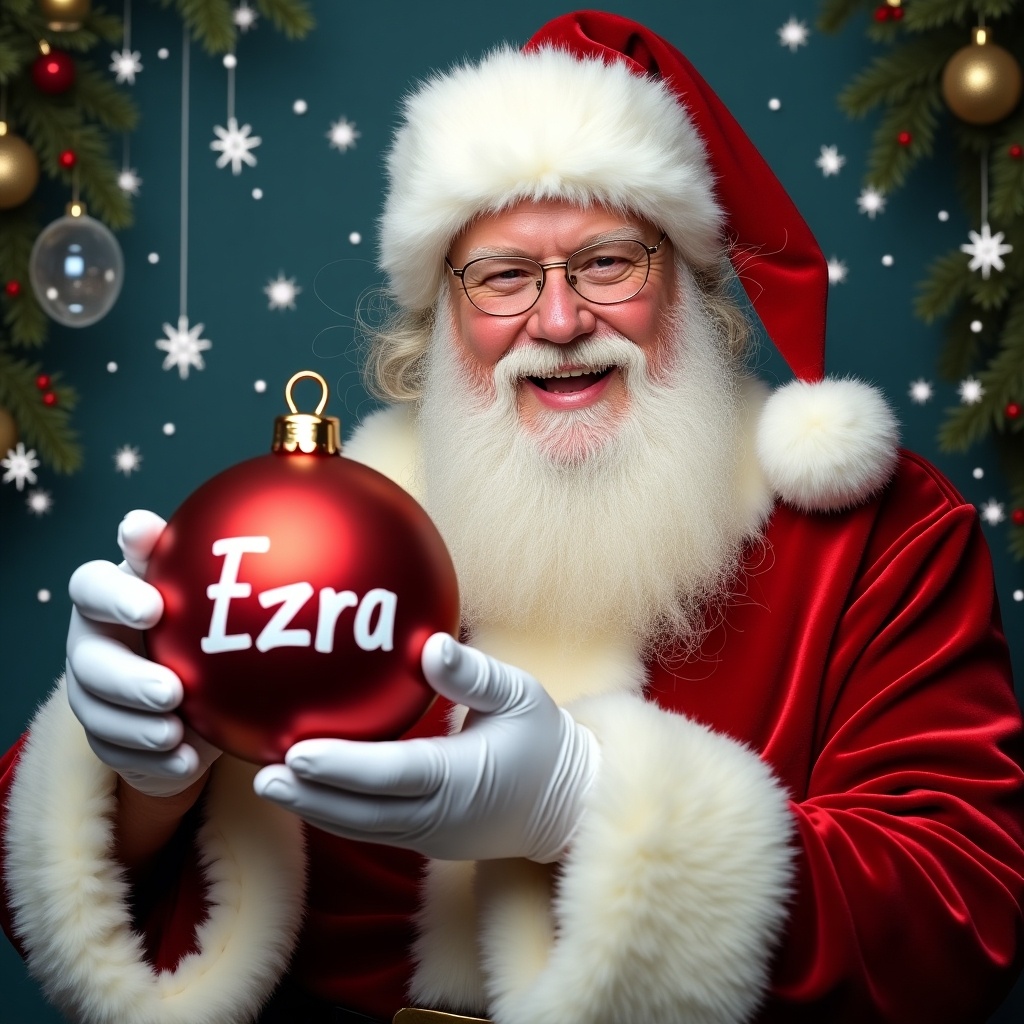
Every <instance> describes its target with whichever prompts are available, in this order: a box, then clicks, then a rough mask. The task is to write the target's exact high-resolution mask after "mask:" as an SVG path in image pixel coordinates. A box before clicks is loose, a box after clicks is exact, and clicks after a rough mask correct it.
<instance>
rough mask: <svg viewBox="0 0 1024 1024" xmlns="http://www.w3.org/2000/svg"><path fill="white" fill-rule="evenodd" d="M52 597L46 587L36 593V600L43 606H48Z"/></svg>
mask: <svg viewBox="0 0 1024 1024" xmlns="http://www.w3.org/2000/svg"><path fill="white" fill-rule="evenodd" d="M52 596H53V595H52V594H51V593H50V592H49V591H48V590H47V589H46V588H45V587H44V588H43V589H42V590H40V591H38V592H37V593H36V598H37V599H38V600H39V602H40V603H41V604H46V602H47V601H49V600H50V598H51V597H52Z"/></svg>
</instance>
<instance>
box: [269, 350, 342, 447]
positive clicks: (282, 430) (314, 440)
mask: <svg viewBox="0 0 1024 1024" xmlns="http://www.w3.org/2000/svg"><path fill="white" fill-rule="evenodd" d="M307 377H308V378H310V379H311V380H315V381H318V382H319V384H320V388H321V390H322V394H321V396H320V402H319V404H318V405H317V407H316V410H315V411H314V412H311V413H309V412H299V410H298V409H297V408H296V405H295V399H294V398H292V389H293V388H294V387H295V385H296V383H297V382H298V381H300V380H304V379H306V378H307ZM328 394H329V391H328V387H327V381H326V380H324V378H323V377H321V376H320V374H319V373H316V372H315V371H313V370H300V371H299V372H298V373H296V374H295V375H294V376H293V377H292V378H291V380H289V381H288V383H287V384H285V386H284V398H285V401H286V402H287V403H288V408H289V409H291V412H290V413H289V414H288V415H287V416H278V417H277V418H276V419H275V420H274V440H273V443H272V444H271V451H275V452H303V453H305V454H307V455H311V454H314V453H316V454H320V455H338V454H340V452H341V422H340V420H338V418H337V417H336V416H324V415H322V414H323V411H324V409H326V408H327V397H328Z"/></svg>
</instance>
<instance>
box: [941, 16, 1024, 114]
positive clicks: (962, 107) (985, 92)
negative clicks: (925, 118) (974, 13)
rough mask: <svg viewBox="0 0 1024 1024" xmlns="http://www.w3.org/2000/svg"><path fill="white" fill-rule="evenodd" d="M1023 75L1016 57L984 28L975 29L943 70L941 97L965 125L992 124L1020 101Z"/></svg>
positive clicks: (1023, 84) (1023, 87) (1023, 80)
mask: <svg viewBox="0 0 1024 1024" xmlns="http://www.w3.org/2000/svg"><path fill="white" fill-rule="evenodd" d="M1022 90H1024V76H1022V74H1021V68H1020V65H1019V64H1018V63H1017V59H1016V58H1015V57H1014V56H1013V54H1012V53H1010V52H1009V51H1008V50H1005V49H1003V47H1001V46H997V45H996V44H995V43H993V42H992V39H991V33H990V31H989V29H987V28H981V27H978V28H975V29H974V41H973V42H972V43H971V44H970V45H969V46H965V47H964V48H963V49H962V50H957V52H956V53H954V54H953V56H952V57H950V59H949V61H948V62H947V64H946V67H945V69H944V70H943V72H942V96H943V99H945V101H946V104H947V105H948V106H949V109H950V110H952V111H953V113H954V114H956V116H957V117H959V118H960V120H961V121H966V122H967V123H968V124H979V125H983V124H995V122H996V121H1001V120H1002V119H1003V118H1004V117H1006V116H1007V115H1008V114H1010V113H1011V112H1012V111H1013V109H1014V108H1015V107H1016V106H1017V104H1018V103H1019V102H1020V98H1021V92H1022Z"/></svg>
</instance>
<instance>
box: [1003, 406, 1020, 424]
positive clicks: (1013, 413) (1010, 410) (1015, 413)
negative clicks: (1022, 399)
mask: <svg viewBox="0 0 1024 1024" xmlns="http://www.w3.org/2000/svg"><path fill="white" fill-rule="evenodd" d="M1005 411H1006V417H1007V419H1011V420H1015V419H1017V418H1018V417H1019V416H1020V403H1019V402H1008V403H1007V406H1006V410H1005Z"/></svg>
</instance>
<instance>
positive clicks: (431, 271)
mask: <svg viewBox="0 0 1024 1024" xmlns="http://www.w3.org/2000/svg"><path fill="white" fill-rule="evenodd" d="M553 105H554V106H555V107H556V108H557V110H558V111H559V114H560V116H557V117H553V118H538V116H537V111H539V110H544V109H547V108H550V107H552V106H553ZM403 114H404V117H403V123H402V125H401V126H400V128H399V130H398V132H397V134H396V136H395V141H394V144H393V146H392V149H391V151H390V153H389V154H388V158H387V167H388V176H389V179H390V180H389V188H388V195H387V200H386V202H385V206H384V213H383V216H382V219H381V225H380V238H381V258H380V265H381V269H382V270H384V272H385V273H386V274H387V275H388V278H389V281H390V287H391V293H392V295H393V297H394V298H395V300H396V301H397V302H398V303H399V305H401V306H403V307H405V308H407V309H415V310H421V309H426V308H427V307H428V306H430V305H431V304H432V303H433V301H434V299H435V298H436V297H437V288H438V285H439V284H440V281H441V278H442V275H443V272H444V264H443V260H444V257H445V254H446V253H447V251H448V248H449V246H450V245H451V242H452V240H453V239H454V238H455V236H456V235H457V234H458V233H459V231H460V230H461V229H462V228H463V227H464V226H465V225H466V224H467V223H469V221H470V220H472V218H473V217H475V216H477V215H478V214H481V213H485V212H488V211H494V210H500V209H502V208H504V207H507V206H510V205H512V204H514V203H515V202H517V201H519V200H522V199H534V200H539V199H555V198H561V199H566V200H568V201H570V202H573V203H576V204H578V205H581V206H587V205H590V204H592V203H603V204H604V205H606V206H609V207H611V208H613V209H621V210H630V211H633V212H634V213H637V214H639V215H641V216H643V217H645V218H647V219H648V220H649V221H651V223H653V224H656V225H658V226H659V227H660V228H662V229H663V230H664V231H666V232H667V233H668V236H669V238H671V239H672V242H673V244H674V245H675V247H676V249H677V250H679V252H681V253H682V254H683V255H684V256H685V258H686V260H687V261H688V262H689V263H690V264H691V265H692V266H695V267H706V266H709V265H710V264H711V263H712V261H713V260H714V259H715V258H716V257H717V256H718V254H719V252H718V250H719V232H720V230H721V223H722V213H721V210H720V209H719V206H718V204H717V202H716V201H715V199H714V198H713V191H712V176H711V172H710V170H709V168H708V162H707V157H706V154H705V150H704V144H703V142H702V141H701V139H700V137H699V136H698V134H697V131H696V129H695V128H694V127H693V126H692V124H691V123H690V121H689V119H688V117H687V115H686V113H685V111H684V110H683V108H682V106H681V105H680V103H679V102H678V100H677V99H676V98H675V97H674V96H673V94H672V92H671V91H670V90H669V88H668V87H667V86H666V85H665V84H664V83H662V82H656V81H654V80H651V79H646V78H642V77H640V76H639V75H636V74H634V73H633V72H632V71H630V70H629V69H628V68H627V67H626V66H625V65H624V64H622V63H619V62H614V63H611V64H608V65H606V64H604V62H602V61H600V60H579V59H578V58H577V57H575V56H573V55H570V54H569V53H567V52H565V51H561V50H555V49H551V48H544V49H540V50H536V51H532V52H529V53H523V52H521V51H519V50H515V49H512V48H511V47H502V48H500V49H497V50H495V51H494V52H492V53H491V54H490V55H488V56H487V57H485V58H484V59H483V60H481V61H480V62H479V63H474V64H465V65H463V66H461V67H457V68H454V69H453V70H452V71H450V72H449V73H447V74H438V75H436V76H435V77H433V78H432V79H430V80H429V81H427V82H426V83H425V84H423V85H422V86H421V87H420V88H419V89H418V90H417V91H416V92H414V93H412V94H411V95H410V96H408V97H407V98H406V100H405V103H404V109H403Z"/></svg>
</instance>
